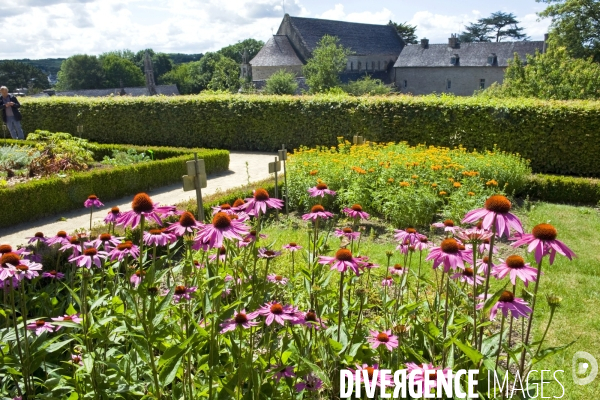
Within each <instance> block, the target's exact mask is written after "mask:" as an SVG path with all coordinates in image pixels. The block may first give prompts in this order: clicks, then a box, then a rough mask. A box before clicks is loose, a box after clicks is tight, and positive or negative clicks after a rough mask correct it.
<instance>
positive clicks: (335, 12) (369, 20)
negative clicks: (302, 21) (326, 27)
mask: <svg viewBox="0 0 600 400" xmlns="http://www.w3.org/2000/svg"><path fill="white" fill-rule="evenodd" d="M317 18H323V19H335V20H339V21H348V22H361V23H363V24H387V23H388V21H390V20H393V19H394V13H393V12H391V11H390V10H388V9H387V8H385V7H384V8H383V9H382V10H381V11H375V12H371V11H363V12H354V13H350V14H346V12H345V11H344V5H343V4H336V5H335V6H334V7H333V9H331V10H327V11H325V12H323V13H322V14H320V15H317Z"/></svg>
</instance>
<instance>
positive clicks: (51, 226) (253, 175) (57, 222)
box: [0, 152, 277, 247]
mask: <svg viewBox="0 0 600 400" xmlns="http://www.w3.org/2000/svg"><path fill="white" fill-rule="evenodd" d="M276 155H277V153H255V152H231V153H230V162H229V170H228V171H225V172H221V173H218V174H213V175H210V176H209V177H208V185H207V188H206V189H203V190H202V194H203V195H210V194H214V193H215V192H217V191H218V190H227V189H232V188H236V187H239V186H242V185H245V184H247V183H248V175H250V178H249V179H250V181H251V182H255V181H259V180H263V179H266V178H268V177H269V173H268V170H269V168H268V163H269V162H272V161H273V160H274V157H275V156H276ZM246 162H247V163H248V171H246ZM182 187H183V186H182V183H175V184H173V185H170V186H164V187H161V188H158V189H155V190H152V191H150V192H149V193H148V194H149V195H150V197H151V198H152V200H153V201H154V202H159V203H160V204H164V205H167V204H176V203H179V202H182V201H185V200H188V199H192V198H193V199H195V198H196V192H195V191H190V192H184V191H183V189H182ZM132 199H133V195H132V196H128V197H124V198H122V199H118V200H113V201H108V202H104V207H102V208H101V209H100V210H94V217H93V220H92V223H93V224H96V223H97V222H102V220H103V219H104V217H105V216H106V213H107V212H108V210H110V208H111V207H115V206H117V207H119V208H120V209H121V211H128V210H131V200H132ZM84 200H85V199H82V200H81V209H80V210H75V211H70V212H64V213H61V214H59V215H54V216H51V217H47V218H43V219H41V220H38V221H34V222H27V223H23V224H19V225H15V226H13V227H10V228H3V229H0V244H10V245H11V246H13V247H14V246H17V245H19V244H23V243H25V242H26V240H25V238H26V237H30V236H33V235H34V234H35V232H43V233H44V234H45V235H46V236H54V235H55V234H56V232H58V231H60V230H63V231H66V232H67V233H72V232H73V231H75V230H77V229H80V228H86V227H89V224H90V213H89V210H88V209H86V208H84V207H83V201H84ZM100 200H102V199H100ZM63 219H64V220H63Z"/></svg>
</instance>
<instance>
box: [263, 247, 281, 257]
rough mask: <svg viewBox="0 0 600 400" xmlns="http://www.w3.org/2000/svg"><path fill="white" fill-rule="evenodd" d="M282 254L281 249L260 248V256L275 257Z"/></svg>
mask: <svg viewBox="0 0 600 400" xmlns="http://www.w3.org/2000/svg"><path fill="white" fill-rule="evenodd" d="M280 255H281V251H275V250H269V249H267V248H266V247H262V248H260V249H258V258H267V259H273V258H275V257H278V256H280Z"/></svg>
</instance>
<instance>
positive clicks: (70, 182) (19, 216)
mask: <svg viewBox="0 0 600 400" xmlns="http://www.w3.org/2000/svg"><path fill="white" fill-rule="evenodd" d="M5 142H8V141H5ZM20 143H23V141H21V142H20ZM101 147H102V149H103V150H104V151H106V154H111V152H112V150H113V149H119V148H120V150H127V149H129V148H134V149H135V150H137V151H145V150H148V149H149V148H147V147H134V146H115V145H109V146H101ZM152 150H153V151H154V156H155V158H156V160H155V161H151V162H146V163H139V164H134V165H130V166H122V167H112V168H105V169H104V168H103V169H92V170H90V171H86V172H75V173H72V174H69V176H68V177H66V178H58V177H56V178H54V177H53V178H46V179H40V180H33V181H29V182H26V183H22V184H18V185H16V186H13V187H9V188H4V189H0V204H2V205H3V207H6V208H5V209H6V210H10V211H9V212H5V213H2V214H1V215H0V227H8V226H12V225H15V224H18V223H21V222H26V221H33V220H36V219H39V218H42V217H45V216H48V215H54V214H57V213H60V212H64V211H69V210H73V209H78V208H82V207H83V202H84V201H85V200H86V199H87V197H88V196H89V195H90V194H95V195H97V196H98V197H99V198H100V199H101V200H102V201H109V200H114V199H118V198H120V197H124V196H129V195H132V194H136V193H138V192H142V191H148V190H151V189H153V188H157V187H160V186H165V185H169V184H172V183H174V182H177V181H181V176H182V175H185V174H186V173H187V172H186V166H185V162H186V161H188V160H192V159H193V153H194V152H197V153H198V157H199V158H203V159H204V162H205V166H206V173H207V174H210V173H214V172H219V171H225V170H227V169H228V167H229V152H228V151H226V150H206V149H176V148H152ZM101 153H102V152H100V151H98V152H97V153H96V154H95V156H96V157H98V156H99V155H100V154H101ZM161 158H162V159H161Z"/></svg>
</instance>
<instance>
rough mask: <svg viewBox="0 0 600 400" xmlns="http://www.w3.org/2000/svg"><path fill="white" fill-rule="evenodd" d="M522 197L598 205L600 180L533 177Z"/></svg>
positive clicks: (567, 177) (556, 176)
mask: <svg viewBox="0 0 600 400" xmlns="http://www.w3.org/2000/svg"><path fill="white" fill-rule="evenodd" d="M525 187H526V189H525V191H524V192H523V193H522V194H521V196H523V197H524V196H529V197H530V198H531V199H533V200H542V201H547V202H551V203H567V204H580V205H597V204H599V202H600V179H592V178H580V177H574V176H561V175H545V174H535V175H531V177H530V178H529V182H528V183H527V184H526V185H525Z"/></svg>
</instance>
